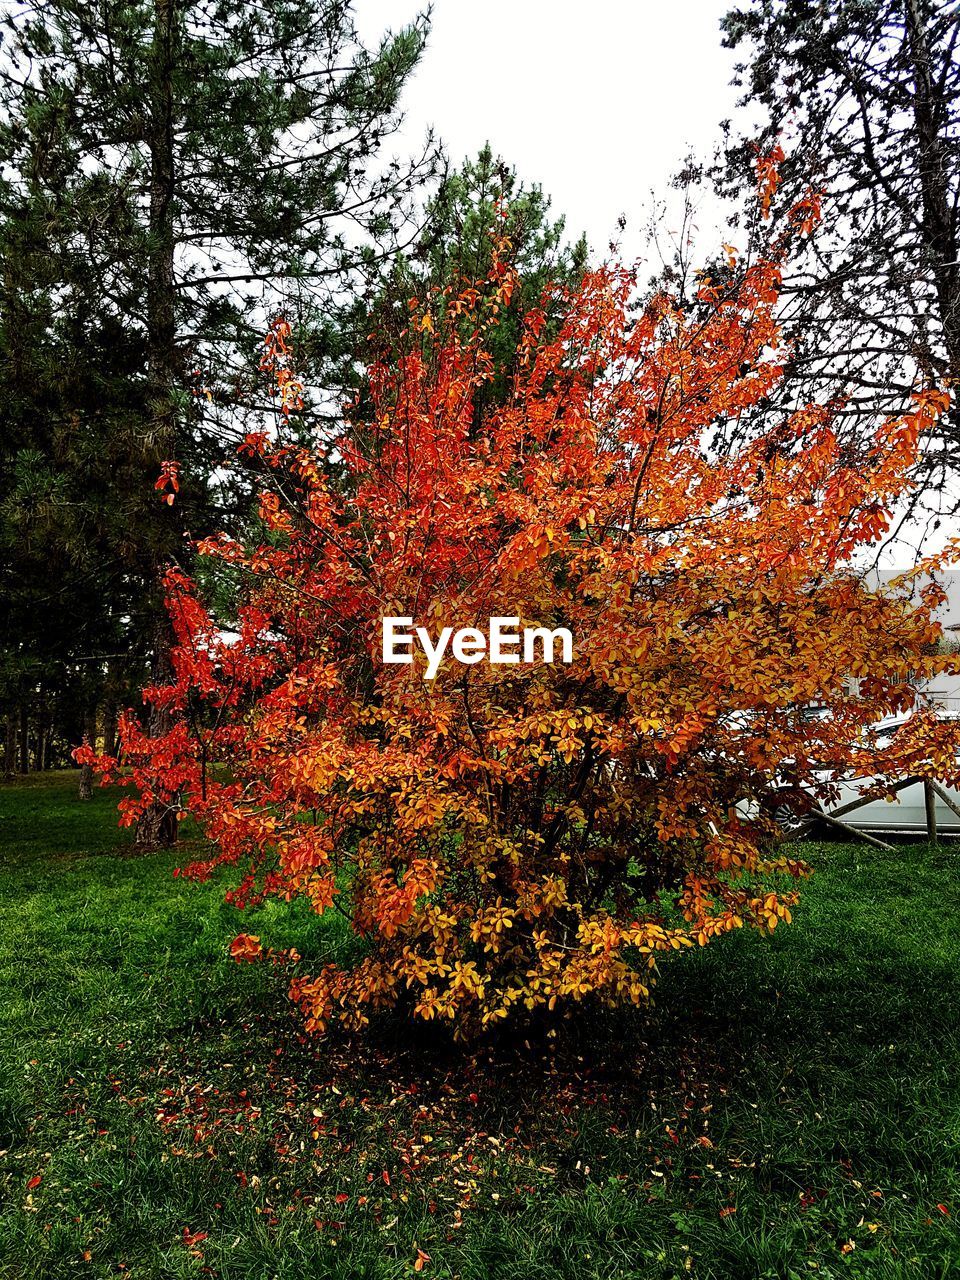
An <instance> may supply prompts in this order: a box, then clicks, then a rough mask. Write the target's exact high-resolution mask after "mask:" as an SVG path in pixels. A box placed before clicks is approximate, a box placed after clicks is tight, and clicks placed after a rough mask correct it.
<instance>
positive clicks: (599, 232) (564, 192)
mask: <svg viewBox="0 0 960 1280" xmlns="http://www.w3.org/2000/svg"><path fill="white" fill-rule="evenodd" d="M423 7H424V6H423V5H422V4H417V3H416V0H356V17H357V22H358V26H359V28H360V34H361V36H362V37H363V39H364V40H365V41H366V42H367V43H371V42H375V41H376V40H377V38H378V37H379V36H380V35H381V34H382V33H383V31H384V30H385V29H387V28H388V27H392V28H394V29H397V28H399V27H402V26H403V25H404V24H405V23H406V22H407V21H409V20H410V19H411V18H412V17H413V16H414V15H415V14H416V13H417V12H418V10H419V9H421V8H423ZM730 7H731V0H672V2H671V0H667V2H666V3H664V2H662V0H590V2H589V3H584V0H553V2H552V3H551V0H435V4H434V8H433V26H432V35H431V38H430V43H429V46H428V48H427V52H426V54H425V55H424V57H423V60H422V61H421V63H420V66H419V68H418V69H417V71H416V73H415V75H414V77H413V78H412V80H411V82H410V84H409V86H408V88H407V90H406V93H405V95H404V100H403V103H404V107H405V111H406V116H407V125H406V127H405V135H406V137H407V138H409V139H410V140H411V142H412V141H413V140H414V139H416V138H419V137H421V136H422V134H423V132H424V130H425V129H426V127H427V126H428V125H430V124H433V125H434V126H435V127H436V130H437V133H438V135H439V136H440V138H441V139H442V140H443V142H444V143H445V144H446V149H447V151H448V153H449V156H450V159H451V162H452V163H453V164H459V162H460V160H461V159H462V158H463V157H465V156H468V155H475V154H476V153H477V151H479V149H480V147H482V146H483V144H484V143H485V142H487V141H489V143H490V145H491V147H492V148H493V151H494V153H495V154H498V155H500V156H502V158H503V159H504V160H505V161H506V162H507V164H508V165H510V166H512V167H513V168H515V169H516V170H517V173H518V175H519V177H520V178H521V179H522V180H523V181H525V182H526V183H527V184H528V185H529V184H532V183H539V184H540V185H541V186H542V188H543V190H544V192H545V193H546V194H547V195H548V196H550V197H551V199H552V201H553V213H554V214H555V215H563V216H564V217H565V219H566V225H567V232H568V234H569V236H570V238H571V239H576V238H577V236H578V235H579V234H580V232H581V231H585V232H586V233H587V238H588V240H589V241H590V244H591V248H592V249H593V250H594V251H595V252H596V253H597V254H598V256H603V255H604V254H605V252H606V249H607V245H608V243H609V242H610V240H611V239H612V238H614V237H615V236H617V235H618V234H619V233H618V232H617V227H616V223H617V218H618V217H619V216H620V215H621V214H625V215H626V216H627V220H628V222H627V232H626V235H625V236H623V237H621V245H622V250H623V255H624V257H625V258H627V259H631V258H633V257H635V256H638V255H639V254H640V253H641V249H642V236H641V232H642V229H643V227H644V225H645V223H646V221H647V219H648V218H649V216H650V213H651V211H652V208H653V203H654V200H653V196H652V194H651V193H652V192H655V193H656V197H657V198H658V199H660V200H662V199H663V197H664V195H665V194H666V191H667V185H668V181H669V179H670V177H671V176H672V175H673V174H674V173H676V171H677V170H678V169H679V168H680V166H681V164H682V162H683V159H684V156H685V155H686V154H687V152H688V151H689V150H691V149H692V150H693V151H694V152H695V153H696V154H697V155H698V156H700V157H701V158H704V159H706V158H709V157H710V156H711V155H712V153H713V149H714V145H715V143H716V142H717V140H718V138H719V133H720V131H719V123H720V121H721V120H722V119H723V118H724V117H729V116H730V115H731V114H732V112H733V108H734V104H735V101H736V90H734V89H733V88H731V87H730V84H729V81H730V79H731V76H732V71H733V64H734V61H735V54H734V53H733V52H732V51H731V50H728V49H724V48H722V47H721V43H720V31H719V22H720V18H721V16H722V15H723V13H725V12H726V10H727V9H728V8H730ZM398 149H399V148H398ZM705 216H707V215H706V212H705ZM711 238H712V237H711Z"/></svg>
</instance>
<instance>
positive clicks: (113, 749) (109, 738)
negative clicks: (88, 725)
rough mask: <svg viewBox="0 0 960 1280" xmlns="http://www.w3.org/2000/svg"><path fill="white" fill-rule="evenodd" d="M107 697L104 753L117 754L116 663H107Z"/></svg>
mask: <svg viewBox="0 0 960 1280" xmlns="http://www.w3.org/2000/svg"><path fill="white" fill-rule="evenodd" d="M105 693H106V699H105V702H104V707H103V754H104V755H105V756H115V755H116V754H117V699H118V680H117V672H116V667H115V665H114V663H113V662H112V661H111V662H108V663H107V687H106V691H105Z"/></svg>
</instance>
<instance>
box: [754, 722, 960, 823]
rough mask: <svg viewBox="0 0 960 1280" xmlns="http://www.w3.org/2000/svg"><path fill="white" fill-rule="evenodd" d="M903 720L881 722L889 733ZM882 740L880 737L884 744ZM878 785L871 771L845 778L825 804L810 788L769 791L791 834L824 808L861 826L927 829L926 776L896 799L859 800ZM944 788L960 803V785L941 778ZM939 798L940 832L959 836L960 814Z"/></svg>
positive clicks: (813, 820) (771, 802)
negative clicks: (806, 790) (862, 802)
mask: <svg viewBox="0 0 960 1280" xmlns="http://www.w3.org/2000/svg"><path fill="white" fill-rule="evenodd" d="M903 723H904V721H903V720H895V721H891V722H889V724H885V725H883V726H881V727H882V728H883V729H885V730H887V733H888V738H889V736H892V735H893V733H894V731H895V730H896V729H898V728H899V727H900V725H901V724H903ZM883 741H884V739H883V738H882V737H881V739H880V742H881V744H882V743H883ZM876 785H877V779H876V778H875V777H872V776H870V775H864V776H863V777H857V776H852V777H850V778H845V779H843V780H842V781H839V782H837V783H836V784H835V786H836V789H837V797H836V799H833V800H831V801H830V802H828V803H826V804H824V803H823V802H822V801H821V800H820V799H819V798H818V797H816V796H814V795H811V794H809V793H807V792H805V791H802V790H799V789H795V788H794V789H791V788H786V787H785V788H784V789H783V790H782V791H775V792H773V794H772V795H771V796H770V800H769V802H768V811H769V812H770V814H771V816H772V817H773V818H774V819H775V820H776V822H777V823H778V824H779V826H780V829H781V830H782V831H783V833H784V835H785V836H789V837H797V836H801V835H803V834H804V833H805V832H807V831H810V830H811V829H812V828H813V827H814V826H816V823H817V812H818V811H820V810H822V812H824V813H826V814H829V815H831V816H832V817H835V818H837V819H839V820H840V821H842V822H843V823H844V824H845V825H846V826H848V827H853V828H854V829H855V830H857V831H876V832H892V833H898V832H899V833H902V834H916V835H924V834H926V832H927V830H928V827H927V808H926V796H925V794H924V786H923V782H922V781H920V780H917V781H913V782H910V783H909V784H908V785H905V786H904V785H901V787H900V788H899V790H898V791H897V793H896V794H895V795H894V796H893V797H892V798H891V799H887V798H885V797H881V798H879V799H873V800H868V801H867V802H866V803H865V804H861V803H858V802H859V801H860V797H861V796H863V795H864V794H865V793H866V792H867V791H869V790H870V789H871V788H872V787H874V786H876ZM940 789H941V790H942V791H943V792H944V794H945V795H947V796H948V797H949V798H950V800H952V801H953V803H954V804H955V805H956V806H957V808H958V809H960V791H956V790H955V789H954V788H952V787H948V786H946V785H944V784H940ZM934 799H935V805H936V823H937V832H938V834H939V833H942V834H943V835H953V836H960V814H957V813H955V812H954V811H953V809H951V808H950V806H949V805H947V804H945V803H944V801H943V800H942V799H941V798H940V797H935V798H934Z"/></svg>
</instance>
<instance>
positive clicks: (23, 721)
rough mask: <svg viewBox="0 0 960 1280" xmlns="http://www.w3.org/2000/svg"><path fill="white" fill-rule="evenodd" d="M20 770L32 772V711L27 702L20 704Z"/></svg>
mask: <svg viewBox="0 0 960 1280" xmlns="http://www.w3.org/2000/svg"><path fill="white" fill-rule="evenodd" d="M20 772H21V773H29V772H30V711H29V708H28V707H27V704H26V703H25V702H24V703H21V705H20Z"/></svg>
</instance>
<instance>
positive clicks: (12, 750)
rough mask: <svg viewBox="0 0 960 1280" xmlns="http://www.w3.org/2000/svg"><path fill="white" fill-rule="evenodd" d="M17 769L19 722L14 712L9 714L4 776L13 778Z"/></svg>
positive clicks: (5, 743)
mask: <svg viewBox="0 0 960 1280" xmlns="http://www.w3.org/2000/svg"><path fill="white" fill-rule="evenodd" d="M16 768H17V721H16V719H15V717H14V714H13V712H12V711H8V712H7V731H6V737H5V740H4V744H3V776H4V777H5V778H12V777H13V775H14V773H15V772H16Z"/></svg>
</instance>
